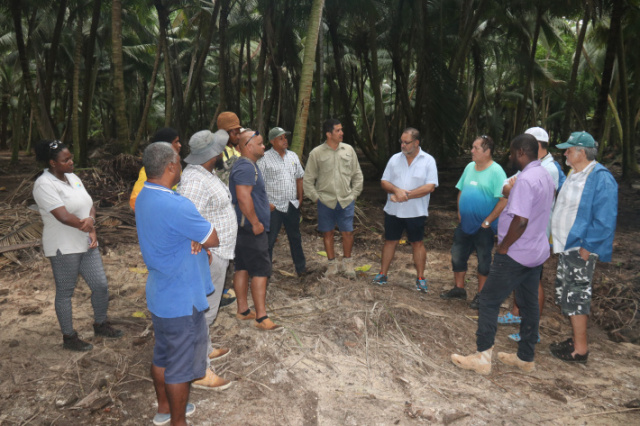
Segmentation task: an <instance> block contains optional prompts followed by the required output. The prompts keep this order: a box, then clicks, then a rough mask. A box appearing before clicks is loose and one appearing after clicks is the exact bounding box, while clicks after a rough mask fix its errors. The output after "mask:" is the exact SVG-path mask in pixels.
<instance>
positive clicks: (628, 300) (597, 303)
mask: <svg viewBox="0 0 640 426" xmlns="http://www.w3.org/2000/svg"><path fill="white" fill-rule="evenodd" d="M638 301H640V277H635V279H632V280H619V279H600V280H599V283H598V284H597V285H596V286H595V288H594V295H593V306H592V317H593V319H594V321H595V323H596V324H598V325H600V326H601V327H602V328H604V329H605V330H606V331H607V332H608V334H609V338H610V339H611V340H613V341H614V342H630V343H636V344H637V343H640V318H639V317H638Z"/></svg>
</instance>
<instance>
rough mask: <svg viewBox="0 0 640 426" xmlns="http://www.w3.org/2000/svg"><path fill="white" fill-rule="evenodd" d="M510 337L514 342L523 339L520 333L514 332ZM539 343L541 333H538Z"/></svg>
mask: <svg viewBox="0 0 640 426" xmlns="http://www.w3.org/2000/svg"><path fill="white" fill-rule="evenodd" d="M507 337H509V339H511V340H513V341H514V342H519V341H520V340H522V339H521V338H520V333H514V334H510V335H509V336H507ZM538 343H540V335H538Z"/></svg>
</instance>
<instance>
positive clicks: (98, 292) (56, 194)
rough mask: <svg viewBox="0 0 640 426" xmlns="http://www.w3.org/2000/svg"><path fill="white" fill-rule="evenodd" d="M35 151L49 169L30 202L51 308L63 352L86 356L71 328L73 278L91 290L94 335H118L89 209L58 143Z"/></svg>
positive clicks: (90, 205)
mask: <svg viewBox="0 0 640 426" xmlns="http://www.w3.org/2000/svg"><path fill="white" fill-rule="evenodd" d="M35 151H36V159H37V160H38V161H40V162H42V163H44V164H45V165H47V166H49V167H48V168H45V169H44V172H43V173H42V175H40V177H39V178H38V179H37V180H36V182H35V184H34V185H33V198H34V199H35V201H36V203H37V204H38V210H39V211H40V215H41V216H42V222H43V223H44V230H43V232H42V248H43V250H44V255H45V256H46V257H48V258H49V260H50V261H51V267H52V269H53V276H54V279H55V282H56V298H55V308H56V315H57V317H58V322H59V323H60V328H61V330H62V337H63V348H64V349H69V350H72V351H88V350H91V349H92V348H93V345H91V344H90V343H87V342H85V341H83V340H81V339H80V338H79V337H78V333H77V332H76V331H75V330H74V329H73V321H72V311H71V309H72V308H71V298H72V296H73V292H74V290H75V287H76V283H77V282H78V275H82V277H83V278H84V280H85V281H86V282H87V285H88V286H89V288H90V289H91V305H92V306H93V313H94V320H95V322H94V324H93V330H94V333H95V335H96V336H105V337H112V338H118V337H121V336H122V331H120V330H116V329H114V328H113V327H112V326H111V324H110V323H109V322H108V321H107V306H108V304H109V291H108V287H107V277H106V275H105V273H104V268H103V266H102V258H101V257H100V252H99V251H98V240H97V237H96V230H95V227H94V225H95V222H96V221H95V217H96V211H95V207H94V206H93V200H92V199H91V197H90V196H89V194H88V193H87V191H86V190H85V188H84V185H82V182H81V181H80V179H79V178H78V176H76V175H75V174H73V155H72V154H71V153H70V152H69V150H68V149H67V147H66V146H65V145H64V144H63V143H62V142H60V141H50V140H43V141H40V142H38V144H37V145H36V148H35Z"/></svg>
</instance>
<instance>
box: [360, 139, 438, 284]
mask: <svg viewBox="0 0 640 426" xmlns="http://www.w3.org/2000/svg"><path fill="white" fill-rule="evenodd" d="M400 148H401V150H402V151H401V152H399V153H397V154H395V155H394V156H393V157H391V159H390V160H389V162H388V163H387V167H386V168H385V170H384V174H383V175H382V181H381V185H382V189H384V190H385V191H386V192H387V204H386V205H385V206H384V240H385V241H384V246H383V248H382V262H381V265H380V273H379V274H378V275H376V276H375V278H374V279H373V283H374V284H378V285H384V284H386V283H387V272H388V270H389V266H390V265H391V260H393V255H394V254H395V252H396V247H397V245H398V242H399V241H400V238H401V237H402V233H403V232H404V231H406V232H407V240H409V243H410V244H411V248H412V249H413V263H414V265H415V267H416V272H417V278H416V290H418V291H422V292H425V293H426V292H427V280H426V278H425V276H424V266H425V263H426V260H427V251H426V249H425V247H424V243H423V242H422V239H423V237H424V225H425V223H426V221H427V216H428V215H429V199H430V197H431V195H430V194H431V193H432V192H433V191H434V190H435V189H436V186H438V169H437V167H436V160H434V158H433V157H432V156H430V155H429V154H427V153H426V152H424V151H423V150H422V149H421V148H420V132H418V130H416V129H414V128H412V127H408V128H406V129H405V130H404V131H403V132H402V136H401V137H400Z"/></svg>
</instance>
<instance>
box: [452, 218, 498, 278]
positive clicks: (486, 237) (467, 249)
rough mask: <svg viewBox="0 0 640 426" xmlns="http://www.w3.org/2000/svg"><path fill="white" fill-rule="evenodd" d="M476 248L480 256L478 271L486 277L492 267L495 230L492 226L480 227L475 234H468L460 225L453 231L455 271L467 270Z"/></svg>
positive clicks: (453, 266) (453, 264)
mask: <svg viewBox="0 0 640 426" xmlns="http://www.w3.org/2000/svg"><path fill="white" fill-rule="evenodd" d="M474 250H475V251H476V254H477V256H478V273H479V274H480V275H484V276H485V277H486V276H487V275H488V274H489V268H490V267H491V250H493V231H492V230H491V228H480V229H479V230H478V232H476V233H475V234H466V233H465V232H463V231H462V229H460V225H458V227H457V228H456V230H455V231H454V232H453V245H452V246H451V266H452V268H453V272H467V261H468V260H469V257H470V256H471V253H473V251H474Z"/></svg>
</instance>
